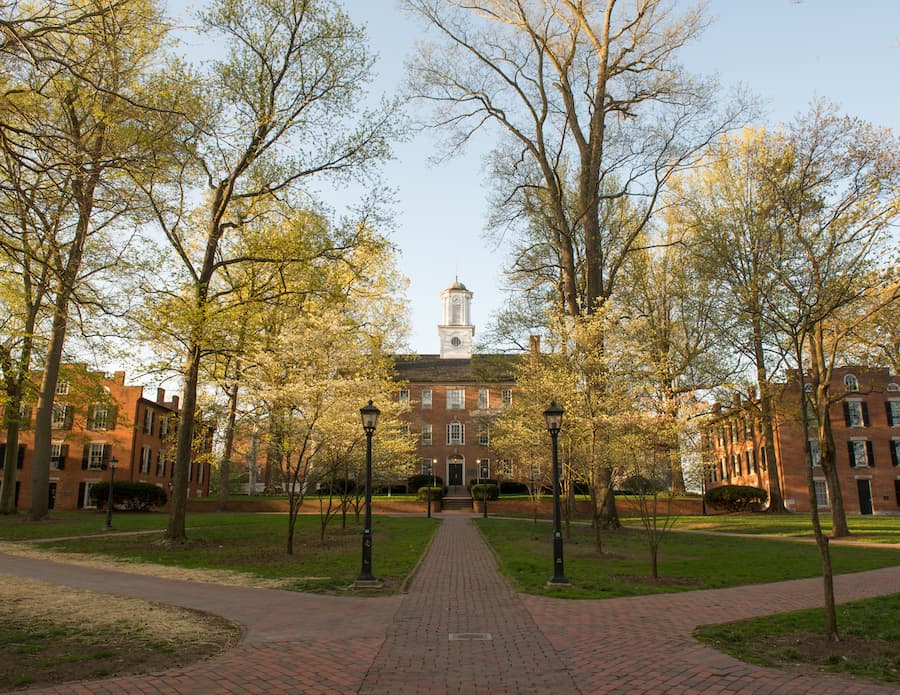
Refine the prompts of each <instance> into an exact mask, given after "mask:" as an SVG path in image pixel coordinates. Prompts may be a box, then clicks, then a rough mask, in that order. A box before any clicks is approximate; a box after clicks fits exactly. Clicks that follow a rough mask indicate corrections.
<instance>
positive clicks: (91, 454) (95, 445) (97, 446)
mask: <svg viewBox="0 0 900 695" xmlns="http://www.w3.org/2000/svg"><path fill="white" fill-rule="evenodd" d="M88 446H90V448H89V449H88V465H87V469H88V470H89V471H102V470H103V449H104V447H105V446H106V442H89V444H88ZM98 451H99V452H100V454H99V459H98V463H97V465H94V460H95V459H97V456H96V455H95V453H96V452H98Z"/></svg>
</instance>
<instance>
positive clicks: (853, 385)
mask: <svg viewBox="0 0 900 695" xmlns="http://www.w3.org/2000/svg"><path fill="white" fill-rule="evenodd" d="M844 386H846V387H847V390H848V391H859V381H857V379H856V377H855V376H854V375H853V374H847V375H846V376H845V377H844Z"/></svg>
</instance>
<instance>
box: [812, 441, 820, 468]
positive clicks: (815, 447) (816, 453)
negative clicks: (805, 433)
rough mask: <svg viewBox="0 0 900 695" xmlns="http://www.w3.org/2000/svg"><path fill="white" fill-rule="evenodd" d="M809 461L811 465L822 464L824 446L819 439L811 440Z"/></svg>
mask: <svg viewBox="0 0 900 695" xmlns="http://www.w3.org/2000/svg"><path fill="white" fill-rule="evenodd" d="M809 463H810V465H811V466H821V465H822V446H821V445H820V444H819V440H818V439H810V440H809Z"/></svg>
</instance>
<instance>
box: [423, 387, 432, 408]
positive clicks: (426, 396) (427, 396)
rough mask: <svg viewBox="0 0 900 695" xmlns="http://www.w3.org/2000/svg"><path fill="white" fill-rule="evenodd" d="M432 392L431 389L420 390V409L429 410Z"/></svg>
mask: <svg viewBox="0 0 900 695" xmlns="http://www.w3.org/2000/svg"><path fill="white" fill-rule="evenodd" d="M431 403H432V392H431V389H422V408H424V409H426V410H428V409H430V408H431Z"/></svg>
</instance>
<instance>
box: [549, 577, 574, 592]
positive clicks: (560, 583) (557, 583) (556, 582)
mask: <svg viewBox="0 0 900 695" xmlns="http://www.w3.org/2000/svg"><path fill="white" fill-rule="evenodd" d="M544 586H546V587H548V588H551V589H552V588H553V587H555V586H572V583H571V582H570V581H569V580H568V579H566V578H565V577H563V578H562V579H557V578H556V577H553V578H552V579H548V580H547V583H546V584H544Z"/></svg>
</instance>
